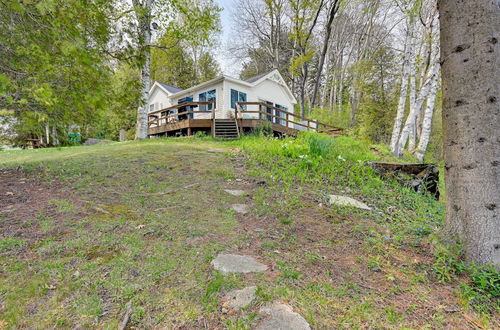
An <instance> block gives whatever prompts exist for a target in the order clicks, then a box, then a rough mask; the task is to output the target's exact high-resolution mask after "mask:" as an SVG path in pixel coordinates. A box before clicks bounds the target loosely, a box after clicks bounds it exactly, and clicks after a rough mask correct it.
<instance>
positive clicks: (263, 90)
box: [224, 79, 294, 127]
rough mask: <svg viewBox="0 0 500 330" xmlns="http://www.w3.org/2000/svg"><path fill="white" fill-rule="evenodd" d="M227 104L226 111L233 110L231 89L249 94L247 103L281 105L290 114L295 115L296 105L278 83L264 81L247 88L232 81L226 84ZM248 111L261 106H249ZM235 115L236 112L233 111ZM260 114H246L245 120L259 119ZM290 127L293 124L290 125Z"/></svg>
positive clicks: (225, 105)
mask: <svg viewBox="0 0 500 330" xmlns="http://www.w3.org/2000/svg"><path fill="white" fill-rule="evenodd" d="M225 86H226V88H225V91H226V94H225V95H224V97H225V104H224V107H225V108H226V109H231V104H230V103H231V89H235V90H237V91H239V92H244V93H247V101H248V102H259V101H267V102H272V103H273V104H274V105H276V104H279V105H281V106H283V107H285V108H287V109H288V112H292V113H293V109H294V105H293V103H292V100H291V99H290V97H289V95H288V93H287V92H286V90H285V88H284V87H282V86H281V85H279V84H278V83H276V82H274V81H271V80H268V79H266V80H264V81H262V82H260V83H259V84H258V85H256V86H253V87H247V86H245V85H243V84H238V83H235V82H232V81H226V82H225ZM247 110H248V111H257V110H259V106H257V105H249V106H247ZM231 111H232V112H233V113H234V111H233V110H231ZM258 116H259V115H258V114H256V113H249V114H244V117H245V118H258ZM289 119H290V120H293V117H291V116H290V117H289ZM289 126H290V127H292V126H291V124H290V125H289Z"/></svg>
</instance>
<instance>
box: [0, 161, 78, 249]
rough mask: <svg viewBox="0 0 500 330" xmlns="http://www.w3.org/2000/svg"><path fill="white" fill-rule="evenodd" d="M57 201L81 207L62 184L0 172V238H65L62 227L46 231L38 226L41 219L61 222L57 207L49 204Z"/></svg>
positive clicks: (21, 172) (17, 173)
mask: <svg viewBox="0 0 500 330" xmlns="http://www.w3.org/2000/svg"><path fill="white" fill-rule="evenodd" d="M58 199H64V200H70V201H72V202H75V203H78V202H77V201H76V200H72V197H71V193H70V192H69V191H68V190H67V189H66V188H65V186H64V184H63V183H61V182H58V181H50V182H48V181H43V180H40V179H39V178H37V173H36V172H34V173H33V172H32V173H26V172H23V171H18V170H12V169H2V170H0V219H1V221H0V235H1V236H3V237H15V238H20V239H28V240H30V241H32V240H38V239H41V238H44V237H48V236H50V237H56V238H57V237H61V236H63V235H64V233H65V232H64V228H63V227H62V226H54V228H53V229H51V230H50V231H43V230H41V228H40V224H39V223H40V221H41V220H40V218H39V216H41V215H43V217H44V218H50V219H53V220H54V223H58V220H61V218H62V215H61V214H60V213H58V212H57V206H56V205H54V204H51V203H50V201H53V200H58Z"/></svg>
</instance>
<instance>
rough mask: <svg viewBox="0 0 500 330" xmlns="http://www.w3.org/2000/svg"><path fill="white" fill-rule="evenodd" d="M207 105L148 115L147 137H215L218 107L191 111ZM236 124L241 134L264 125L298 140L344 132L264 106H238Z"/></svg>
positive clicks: (249, 103)
mask: <svg viewBox="0 0 500 330" xmlns="http://www.w3.org/2000/svg"><path fill="white" fill-rule="evenodd" d="M207 104H211V103H209V102H188V103H184V104H180V105H176V106H173V107H170V108H166V109H162V110H158V111H155V112H151V113H149V119H148V135H149V136H150V137H155V136H172V135H187V136H190V135H192V134H194V133H196V132H197V131H204V132H206V133H208V134H210V135H212V136H213V135H214V122H215V120H216V119H215V105H212V110H211V111H199V110H198V111H196V110H190V109H193V108H194V107H197V106H199V105H207ZM251 106H253V107H258V108H257V109H256V110H253V109H252V110H250V109H249V107H251ZM180 108H183V109H187V110H182V111H181V112H177V113H174V114H169V112H170V111H171V110H177V109H180ZM264 110H266V111H264ZM269 111H271V112H269ZM201 114H203V117H204V118H203V119H197V118H195V117H197V116H200V115H201ZM233 120H235V121H236V123H237V127H238V129H239V130H240V132H241V134H244V133H245V132H250V131H252V130H253V129H255V128H257V127H259V126H261V125H263V124H264V123H265V122H269V123H270V124H271V128H272V130H273V132H275V133H276V134H280V135H289V136H297V135H298V134H299V132H301V131H315V132H324V133H328V134H330V135H332V136H341V135H342V133H343V129H342V128H339V127H335V126H331V125H328V124H324V123H321V122H319V121H317V120H312V119H307V118H304V117H301V116H298V115H295V114H293V113H290V112H287V111H285V110H283V109H279V108H276V107H273V106H270V105H267V104H265V103H262V102H238V103H237V109H236V111H235V118H234V119H233ZM297 127H300V129H297Z"/></svg>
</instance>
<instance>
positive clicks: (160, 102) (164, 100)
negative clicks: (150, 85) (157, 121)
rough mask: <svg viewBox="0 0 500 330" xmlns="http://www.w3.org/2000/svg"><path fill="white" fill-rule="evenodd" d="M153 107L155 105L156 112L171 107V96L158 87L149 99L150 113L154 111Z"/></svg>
mask: <svg viewBox="0 0 500 330" xmlns="http://www.w3.org/2000/svg"><path fill="white" fill-rule="evenodd" d="M151 105H154V110H155V111H156V110H161V109H165V108H168V107H169V106H170V105H171V104H170V98H169V95H168V94H167V93H165V91H164V90H163V89H161V88H159V87H158V86H156V87H155V88H154V89H153V91H152V93H151V94H150V95H149V99H148V106H149V109H150V112H151V111H152V110H151Z"/></svg>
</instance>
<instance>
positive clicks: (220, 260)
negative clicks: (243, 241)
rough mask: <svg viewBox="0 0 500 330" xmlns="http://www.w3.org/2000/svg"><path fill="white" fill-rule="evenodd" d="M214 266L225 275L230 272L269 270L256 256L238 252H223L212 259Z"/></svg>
mask: <svg viewBox="0 0 500 330" xmlns="http://www.w3.org/2000/svg"><path fill="white" fill-rule="evenodd" d="M212 266H214V268H215V269H217V270H218V271H220V272H222V273H223V274H224V275H227V274H229V273H252V272H263V271H266V270H267V266H266V265H264V264H262V263H260V262H258V261H257V260H255V258H253V257H250V256H241V255H237V254H222V253H221V254H219V255H218V256H217V257H216V258H215V259H214V260H212Z"/></svg>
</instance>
